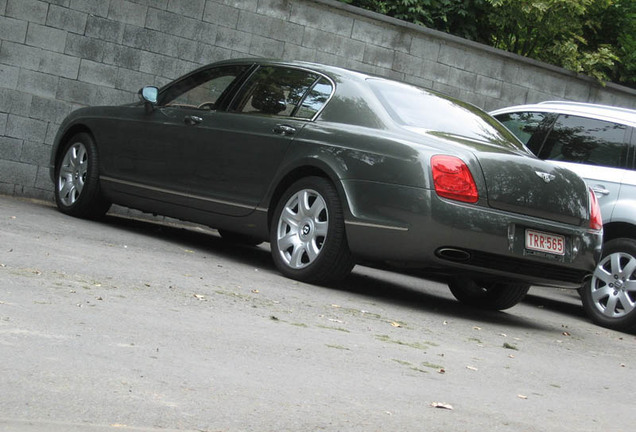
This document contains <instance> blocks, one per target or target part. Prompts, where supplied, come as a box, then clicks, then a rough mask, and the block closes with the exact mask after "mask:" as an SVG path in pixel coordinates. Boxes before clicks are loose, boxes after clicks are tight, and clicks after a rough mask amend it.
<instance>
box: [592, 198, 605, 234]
mask: <svg viewBox="0 0 636 432" xmlns="http://www.w3.org/2000/svg"><path fill="white" fill-rule="evenodd" d="M590 228H591V229H593V230H601V229H602V228H603V218H602V217H601V206H599V205H598V200H597V199H596V194H595V193H594V191H593V190H592V189H590Z"/></svg>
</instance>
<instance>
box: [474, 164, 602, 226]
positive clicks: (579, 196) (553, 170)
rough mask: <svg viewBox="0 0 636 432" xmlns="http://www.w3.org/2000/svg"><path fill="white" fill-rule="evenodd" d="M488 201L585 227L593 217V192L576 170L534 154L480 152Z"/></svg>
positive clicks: (520, 211)
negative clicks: (532, 155) (589, 190)
mask: <svg viewBox="0 0 636 432" xmlns="http://www.w3.org/2000/svg"><path fill="white" fill-rule="evenodd" d="M475 156H476V157H477V159H478V160H479V164H480V165H481V168H482V171H483V174H484V179H485V181H486V188H487V192H488V204H489V205H490V206H491V207H493V208H496V209H500V210H506V211H511V212H515V213H523V214H527V215H531V216H536V217H539V218H542V219H549V220H554V221H558V222H563V223H567V224H570V225H578V226H582V225H584V224H585V222H586V221H587V220H588V218H589V215H588V213H589V210H588V200H589V192H588V190H587V186H586V185H585V182H584V181H583V180H582V179H581V178H580V177H579V176H578V175H576V174H575V173H574V172H572V171H570V170H568V169H566V168H563V167H560V166H557V165H554V164H552V163H549V162H546V161H542V160H540V159H536V158H533V157H524V156H519V155H515V154H505V153H489V152H479V153H476V154H475Z"/></svg>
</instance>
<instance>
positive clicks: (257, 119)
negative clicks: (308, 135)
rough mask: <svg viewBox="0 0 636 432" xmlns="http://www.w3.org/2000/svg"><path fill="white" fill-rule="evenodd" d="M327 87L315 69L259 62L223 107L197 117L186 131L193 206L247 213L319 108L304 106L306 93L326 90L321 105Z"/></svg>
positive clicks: (238, 213) (250, 210) (328, 93)
mask: <svg viewBox="0 0 636 432" xmlns="http://www.w3.org/2000/svg"><path fill="white" fill-rule="evenodd" d="M325 82H326V83H327V84H328V85H325ZM332 90H333V86H332V85H331V84H330V83H329V82H328V80H326V78H324V77H322V76H321V75H319V74H317V73H315V72H311V71H307V70H304V69H298V68H290V67H283V66H261V67H259V68H258V69H257V70H256V71H254V72H253V73H252V74H251V76H250V77H249V78H248V79H247V81H246V82H245V83H244V84H243V86H242V88H241V90H240V91H239V93H238V94H237V96H235V97H234V99H233V101H232V103H231V104H230V106H229V107H228V109H227V110H226V111H224V112H212V113H210V114H209V115H201V116H199V117H200V118H199V120H200V121H198V122H197V123H196V124H193V125H192V126H191V128H190V131H189V132H188V136H189V137H191V139H192V145H193V148H194V149H195V154H196V157H195V159H194V160H193V165H192V172H191V173H190V181H191V184H190V188H191V189H190V192H191V194H192V196H194V197H196V198H197V202H196V206H197V207H198V208H199V209H201V210H204V211H208V212H216V213H222V214H226V215H232V216H244V215H247V214H249V213H250V212H252V211H253V210H254V209H255V208H256V207H257V206H258V204H259V203H260V202H261V201H262V199H263V197H264V195H265V193H266V192H267V190H268V187H269V186H270V184H271V182H272V180H273V178H274V177H275V174H276V172H277V170H278V168H279V167H280V164H281V163H282V161H283V158H284V156H285V153H286V151H287V149H288V148H289V146H290V145H292V143H293V141H294V138H295V137H296V135H298V133H299V132H300V131H301V130H302V128H303V127H304V126H305V125H306V124H307V122H308V121H310V119H311V118H312V116H313V114H312V113H315V112H316V111H315V110H317V109H319V108H320V106H318V107H317V106H312V107H310V108H309V109H308V104H309V102H308V101H309V100H310V99H311V97H310V95H313V94H315V93H316V92H319V93H320V94H322V95H323V96H324V94H325V93H326V95H327V97H323V98H322V99H321V100H322V101H323V104H324V101H326V100H327V98H328V95H330V93H331V91H332ZM314 99H315V98H314ZM314 105H315V104H314ZM318 105H320V104H318Z"/></svg>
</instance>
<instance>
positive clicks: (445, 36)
mask: <svg viewBox="0 0 636 432" xmlns="http://www.w3.org/2000/svg"><path fill="white" fill-rule="evenodd" d="M309 1H311V2H314V3H319V4H323V5H325V6H329V7H332V8H336V9H340V10H342V11H345V12H348V13H351V14H353V15H358V16H361V17H364V18H368V19H371V20H375V21H381V22H384V23H387V24H391V25H393V26H396V27H401V28H403V29H408V30H410V31H414V32H417V33H421V34H424V35H427V36H432V37H435V38H437V39H441V40H444V41H447V42H451V43H454V44H457V45H463V46H466V47H470V48H473V49H478V50H481V51H483V52H487V53H490V54H493V55H496V56H499V57H504V58H507V59H510V60H513V61H517V62H520V63H525V64H527V65H531V66H534V67H537V68H541V69H544V70H548V71H551V72H554V73H558V74H560V75H565V76H568V77H570V78H574V79H577V80H580V81H585V82H586V84H588V85H591V86H595V87H599V88H604V89H612V90H617V91H620V92H623V93H628V94H630V95H632V96H636V89H633V88H630V87H626V86H623V85H620V84H617V83H614V82H606V83H604V84H601V83H599V82H598V81H597V80H596V79H594V78H592V77H589V76H587V75H583V74H579V73H576V72H574V71H571V70H568V69H564V68H562V67H559V66H555V65H551V64H549V63H544V62H541V61H538V60H534V59H531V58H528V57H524V56H521V55H519V54H514V53H511V52H508V51H504V50H501V49H499V48H494V47H491V46H488V45H485V44H482V43H479V42H475V41H471V40H468V39H464V38H461V37H459V36H455V35H452V34H449V33H444V32H442V31H439V30H433V29H430V28H428V27H424V26H421V25H417V24H412V23H409V22H406V21H402V20H399V19H397V18H393V17H389V16H386V15H382V14H380V13H377V12H372V11H369V10H366V9H362V8H359V7H356V6H351V5H348V4H346V3H343V2H340V1H337V0H309Z"/></svg>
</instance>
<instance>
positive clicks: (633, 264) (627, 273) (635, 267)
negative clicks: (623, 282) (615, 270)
mask: <svg viewBox="0 0 636 432" xmlns="http://www.w3.org/2000/svg"><path fill="white" fill-rule="evenodd" d="M635 271H636V258H634V257H630V260H629V262H628V263H627V265H626V266H625V267H623V270H622V272H623V274H622V276H624V277H625V278H628V279H629V278H631V277H632V275H633V274H634V272H635Z"/></svg>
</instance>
